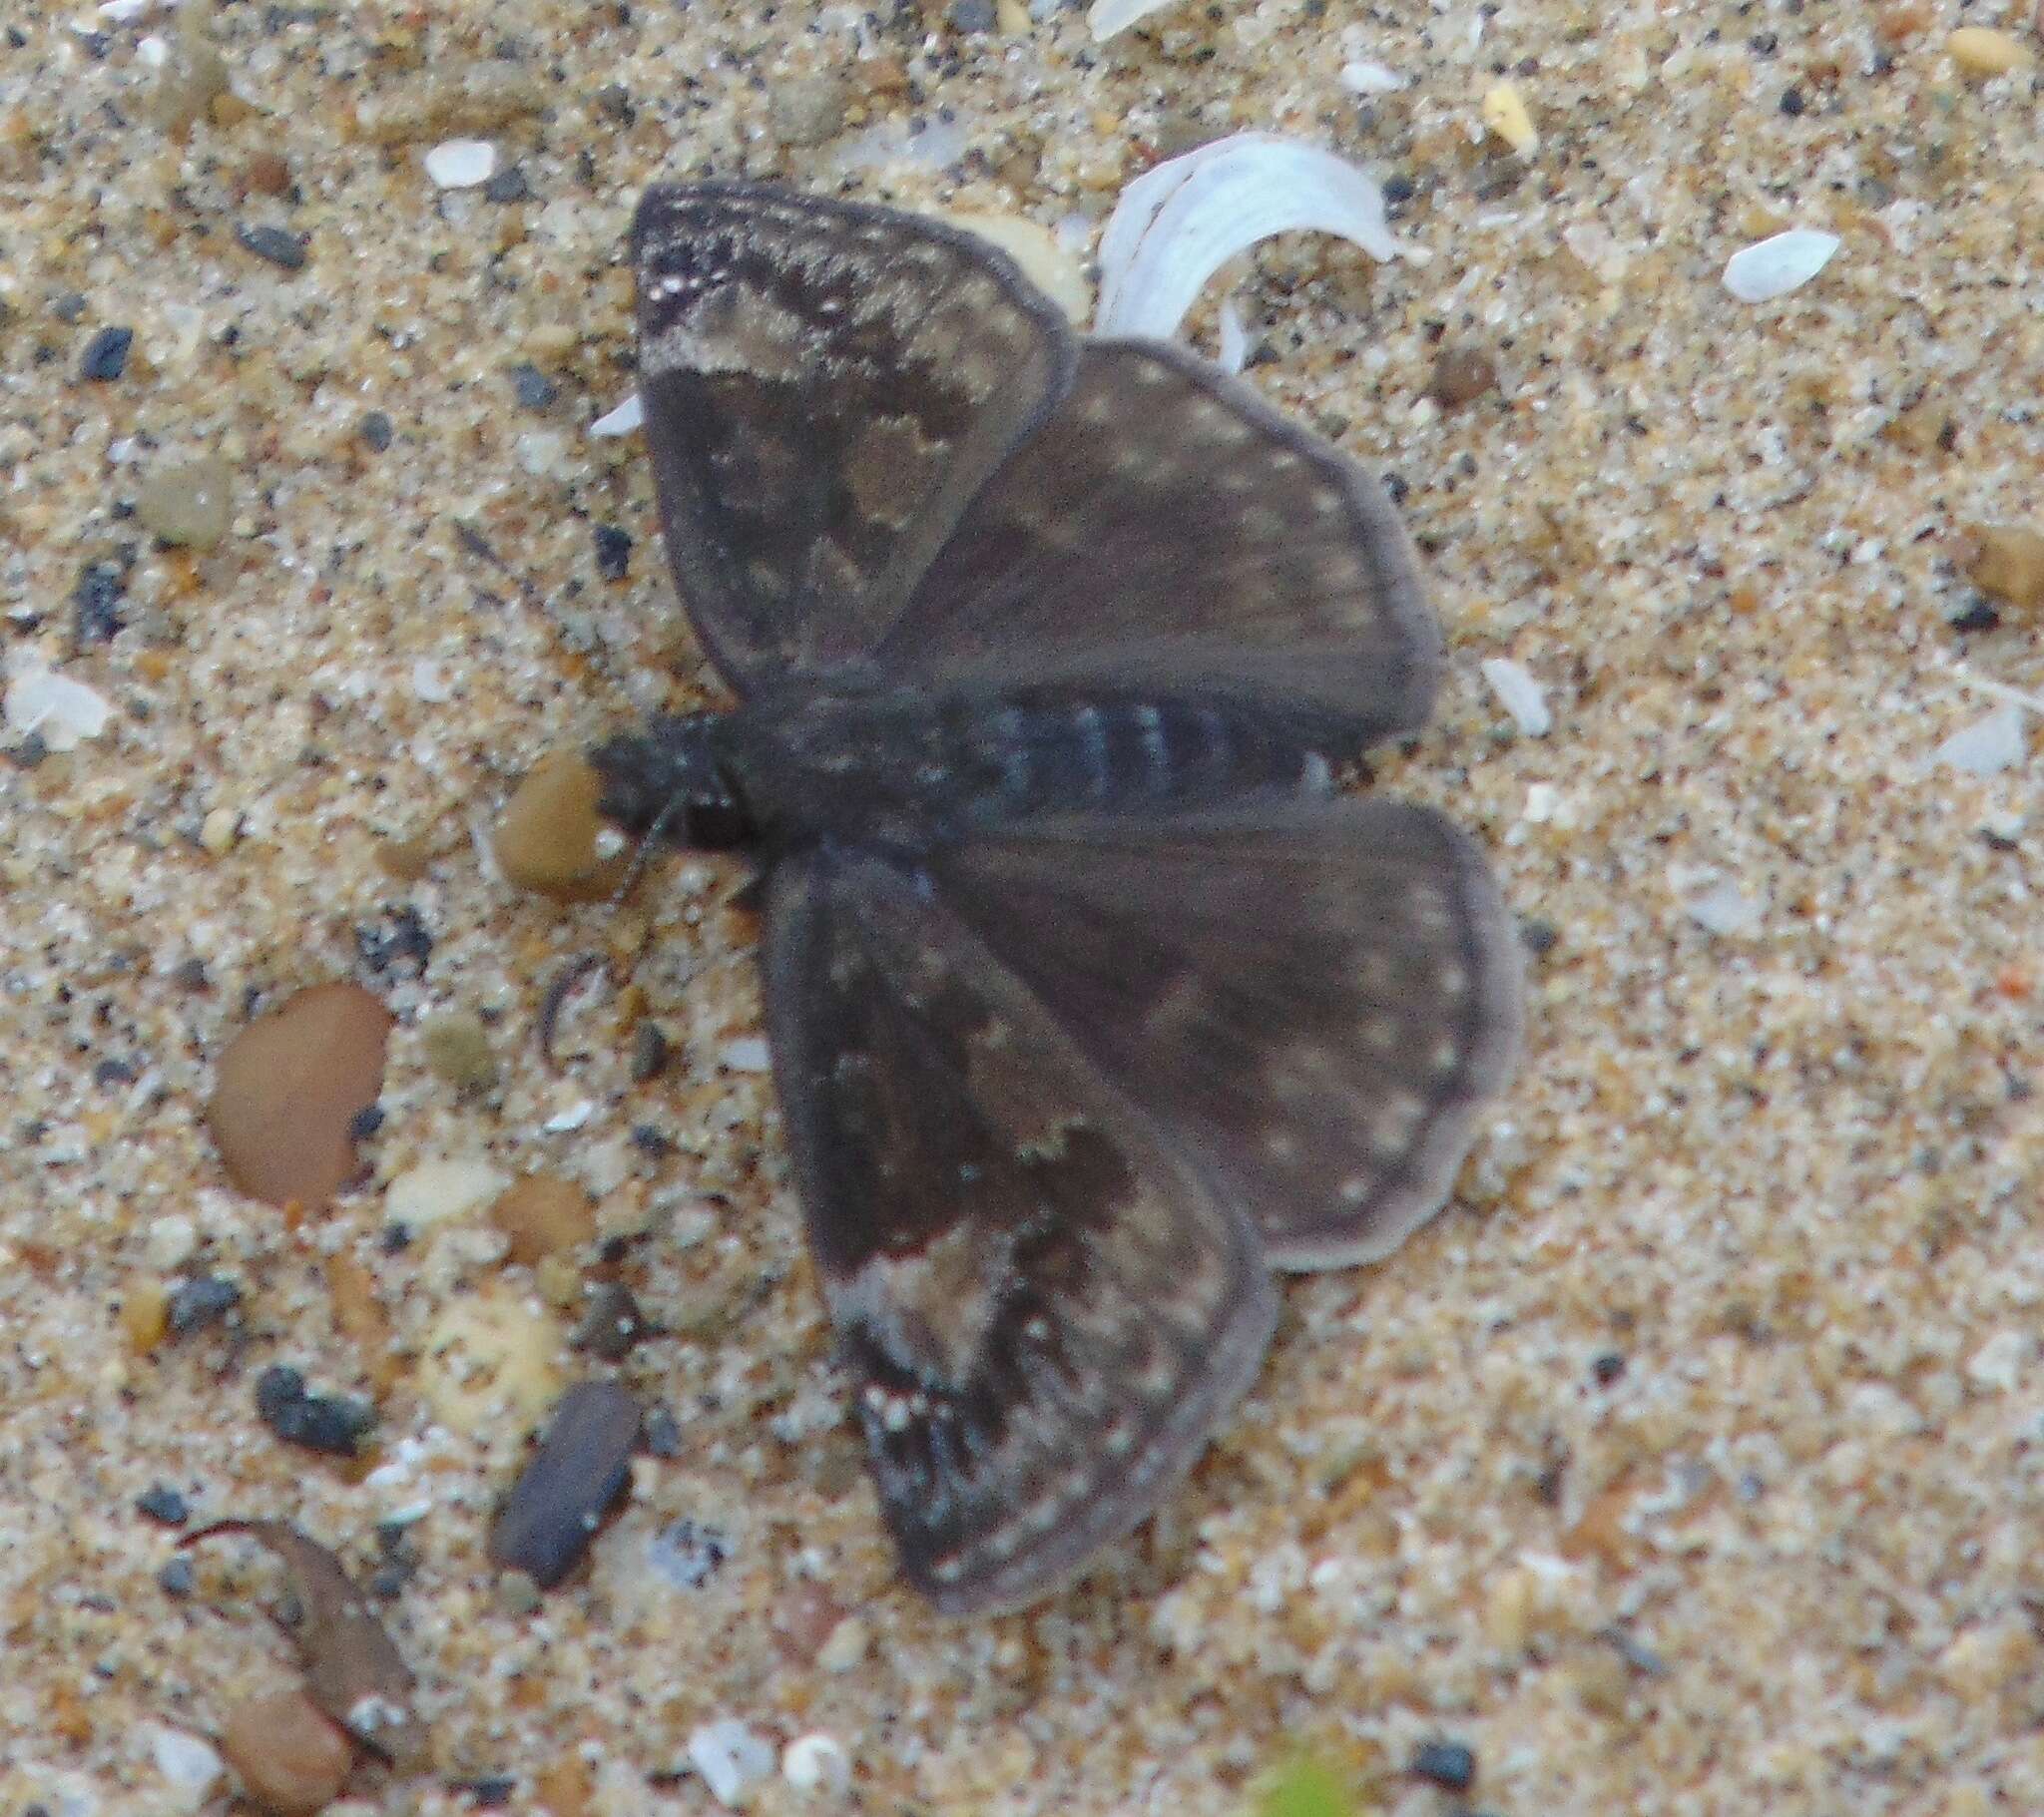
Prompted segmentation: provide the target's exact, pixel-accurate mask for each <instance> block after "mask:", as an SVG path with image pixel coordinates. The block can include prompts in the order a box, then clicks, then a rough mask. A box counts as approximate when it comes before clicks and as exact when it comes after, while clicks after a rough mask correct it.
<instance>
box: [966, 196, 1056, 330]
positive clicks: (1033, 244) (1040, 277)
mask: <svg viewBox="0 0 2044 1817" xmlns="http://www.w3.org/2000/svg"><path fill="white" fill-rule="evenodd" d="M940 219H941V220H944V221H948V222H949V223H950V224H951V225H952V226H953V227H963V228H964V229H965V230H966V232H968V233H972V234H976V235H977V236H978V237H979V238H981V239H985V240H991V241H992V242H993V244H995V245H997V246H999V247H1000V249H1001V250H1002V251H1003V252H1005V253H1007V255H1008V256H1009V257H1010V258H1012V259H1013V260H1014V261H1015V262H1016V263H1017V264H1018V265H1020V266H1021V267H1022V275H1023V276H1024V277H1026V278H1028V279H1029V281H1030V282H1031V283H1033V284H1035V285H1036V287H1037V288H1038V289H1039V290H1041V291H1043V293H1044V294H1045V295H1046V296H1048V297H1049V298H1050V299H1051V301H1052V302H1054V303H1056V304H1057V306H1058V307H1059V308H1060V309H1062V310H1064V312H1065V313H1066V315H1068V316H1069V317H1070V318H1071V319H1072V320H1073V321H1084V320H1085V319H1086V317H1087V316H1089V315H1091V314H1092V313H1093V286H1092V285H1091V284H1089V283H1088V282H1087V281H1086V275H1085V273H1084V272H1083V271H1081V270H1080V269H1079V265H1078V261H1077V260H1075V259H1074V258H1073V257H1072V255H1071V254H1070V253H1069V252H1067V251H1066V250H1065V249H1064V247H1063V246H1061V245H1059V244H1058V241H1057V235H1056V234H1054V233H1053V232H1052V231H1051V230H1050V229H1049V228H1048V227H1044V226H1042V225H1041V224H1040V223H1038V222H1034V221H1031V220H1029V219H1028V218H1027V217H1026V216H1023V215H997V214H993V213H990V212H985V211H980V210H963V211H955V212H951V213H947V214H945V215H943V216H941V217H940Z"/></svg>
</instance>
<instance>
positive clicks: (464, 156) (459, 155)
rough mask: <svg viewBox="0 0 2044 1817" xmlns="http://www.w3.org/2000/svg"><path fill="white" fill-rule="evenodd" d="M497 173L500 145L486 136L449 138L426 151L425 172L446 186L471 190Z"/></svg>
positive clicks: (445, 187)
mask: <svg viewBox="0 0 2044 1817" xmlns="http://www.w3.org/2000/svg"><path fill="white" fill-rule="evenodd" d="M496 174H497V148H496V147H495V146H493V145H492V144H490V142H489V141H488V140H487V139H449V140H446V141H444V142H443V143H442V144H440V145H436V146H434V147H432V148H431V149H430V150H429V151H428V152H427V153H426V175H427V176H428V177H430V178H431V179H432V180H433V182H434V184H435V185H436V186H437V187H438V188H440V189H443V190H472V189H474V188H475V187H476V185H477V184H480V183H488V182H489V180H490V179H491V178H492V177H494V176H496Z"/></svg>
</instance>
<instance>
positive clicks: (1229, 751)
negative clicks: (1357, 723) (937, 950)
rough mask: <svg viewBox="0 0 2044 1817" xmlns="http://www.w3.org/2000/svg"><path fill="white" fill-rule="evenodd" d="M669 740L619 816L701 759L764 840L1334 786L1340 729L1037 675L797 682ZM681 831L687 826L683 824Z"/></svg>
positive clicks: (665, 796)
mask: <svg viewBox="0 0 2044 1817" xmlns="http://www.w3.org/2000/svg"><path fill="white" fill-rule="evenodd" d="M654 736H655V738H656V740H657V741H658V742H659V744H660V745H662V746H664V749H655V750H640V751H635V752H634V753H633V756H632V758H631V760H630V762H629V763H621V758H620V753H619V752H618V751H617V750H616V749H615V748H614V749H612V750H611V751H609V752H607V753H602V754H600V761H601V762H602V763H603V764H604V766H605V767H606V768H608V769H610V770H613V771H616V770H619V769H620V768H621V767H622V768H624V769H625V770H626V771H627V774H628V775H629V777H631V778H636V779H638V780H640V781H641V782H642V783H643V781H644V780H645V778H646V776H647V775H648V771H649V766H653V767H654V768H657V769H659V770H660V771H661V772H662V775H663V780H661V781H660V782H659V783H657V784H656V785H655V786H654V787H653V788H652V789H651V790H650V791H648V794H647V799H646V802H645V809H646V811H645V812H641V813H635V812H634V811H633V809H632V806H631V804H630V803H629V801H628V800H627V799H626V798H625V797H624V796H623V795H618V796H614V797H613V798H612V799H611V800H610V801H609V802H608V804H607V805H608V808H609V811H610V813H611V816H612V817H613V818H614V819H617V820H618V821H620V823H622V824H634V823H635V822H637V823H638V824H637V830H640V831H645V830H648V828H649V827H650V823H651V822H650V818H649V817H648V816H649V814H650V813H652V812H656V811H658V810H660V809H662V808H665V807H667V806H669V805H670V804H672V803H673V801H674V800H675V799H676V798H677V796H678V795H685V794H686V792H687V784H686V783H685V782H684V781H682V780H681V778H682V776H684V775H685V774H689V773H694V774H700V775H706V776H708V777H711V778H714V781H713V782H712V783H711V785H710V794H711V795H712V796H713V797H721V798H723V799H724V800H725V801H726V802H727V803H728V806H729V808H730V809H731V811H733V812H735V813H736V814H737V815H738V817H739V822H740V824H741V826H742V827H743V829H744V832H743V839H742V840H738V839H727V840H717V839H714V838H711V839H706V838H705V837H703V836H701V835H700V834H699V835H698V836H697V837H695V838H684V839H683V840H681V841H680V842H682V843H693V844H704V843H739V842H743V843H745V844H748V845H750V846H752V847H753V848H754V849H755V850H756V851H758V852H759V853H760V854H761V855H763V856H764V855H767V854H773V855H778V854H780V853H783V852H786V851H789V850H794V849H799V848H803V847H807V846H810V845H813V844H814V843H816V842H817V841H818V840H821V839H825V838H832V837H834V838H838V839H844V840H850V841H854V842H859V843H865V844H871V845H875V846H879V847H884V848H886V849H889V850H893V851H917V850H922V849H926V848H927V847H929V846H931V845H935V844H941V843H944V842H947V841H951V840H956V839H961V838H969V837H971V836H972V835H973V834H975V833H978V832H984V831H986V830H989V829H991V828H994V827H998V826H1002V825H1006V824H1008V823H1011V822H1013V821H1017V820H1022V819H1027V818H1029V817H1031V816H1033V815H1039V814H1053V813H1058V812H1061V811H1072V810H1084V809H1093V810H1097V811H1100V812H1103V813H1115V812H1134V811H1143V810H1146V809H1154V808H1156V807H1159V806H1162V805H1168V804H1182V803H1187V802H1192V801H1199V800H1213V799H1220V798H1225V797H1228V796H1232V795H1240V794H1245V793H1249V792H1253V791H1255V790H1257V789H1260V788H1266V787H1273V788H1301V789H1318V788H1324V787H1325V786H1326V784H1327V781H1328V778H1329V775H1330V773H1331V772H1330V759H1331V757H1333V756H1337V755H1338V754H1340V746H1339V744H1338V743H1337V742H1336V741H1335V740H1333V739H1315V738H1313V737H1311V736H1309V735H1307V732H1306V730H1305V729H1304V728H1302V727H1292V726H1285V725H1280V724H1274V723H1273V722H1272V721H1271V720H1270V719H1269V718H1268V716H1266V715H1258V714H1252V713H1246V712H1244V711H1242V710H1241V709H1240V708H1239V707H1236V706H1234V705H1233V704H1232V703H1231V702H1229V701H1227V700H1225V699H1224V700H1220V701H1216V702H1212V703H1210V702H1207V701H1202V700H1182V699H1173V698H1170V697H1166V698H1163V699H1156V700H1153V699H1146V698H1127V697H1117V696H1114V695H1111V694H1110V695H1105V696H1102V697H1097V698H1096V697H1091V696H1087V695H1084V694H1077V695H1075V694H1071V693H1050V694H1046V693H1042V692H1032V691H1030V690H1028V689H1017V690H1013V691H1010V692H1005V693H1004V692H991V693H985V692H976V693H969V694H961V695H955V696H952V697H949V698H945V697H941V696H933V695H931V694H930V693H928V692H926V691H925V690H923V689H921V688H917V687H902V686H898V685H896V686H886V685H875V686H868V687H844V686H841V685H840V686H834V687H831V686H823V687H815V686H808V685H796V686H794V687H791V688H788V689H784V690H780V691H776V692H772V693H768V694H767V695H766V696H765V697H762V698H759V699H754V700H748V701H747V702H745V703H744V704H742V705H741V706H739V707H738V708H737V709H736V710H735V711H733V712H729V713H719V714H702V715H693V716H690V717H688V718H678V719H670V720H667V721H664V722H663V724H662V727H661V729H658V730H657V731H656V732H655V734H654ZM675 830H677V831H685V829H684V828H677V829H675Z"/></svg>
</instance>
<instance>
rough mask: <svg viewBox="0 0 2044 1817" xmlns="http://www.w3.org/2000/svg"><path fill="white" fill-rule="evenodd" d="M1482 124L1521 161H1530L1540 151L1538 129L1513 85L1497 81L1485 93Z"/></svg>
mask: <svg viewBox="0 0 2044 1817" xmlns="http://www.w3.org/2000/svg"><path fill="white" fill-rule="evenodd" d="M1483 124H1484V126H1485V127H1487V128H1488V129H1489V130H1490V132H1491V133H1493V134H1494V135H1495V136H1496V137H1497V138H1499V139H1501V140H1502V141H1503V142H1504V143H1505V144H1506V145H1508V146H1510V147H1511V148H1512V150H1513V151H1515V152H1517V153H1518V154H1519V156H1520V157H1521V158H1530V157H1532V155H1533V154H1534V153H1535V152H1537V151H1539V149H1540V132H1539V129H1538V128H1537V127H1535V126H1534V124H1533V116H1532V115H1531V114H1530V113H1528V112H1527V110H1526V97H1525V96H1524V95H1522V94H1520V93H1519V89H1518V85H1517V84H1516V83H1511V82H1500V83H1498V84H1496V85H1495V86H1494V87H1492V88H1490V89H1488V90H1487V91H1485V93H1484V97H1483Z"/></svg>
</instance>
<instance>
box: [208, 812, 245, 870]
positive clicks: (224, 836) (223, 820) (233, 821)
mask: <svg viewBox="0 0 2044 1817" xmlns="http://www.w3.org/2000/svg"><path fill="white" fill-rule="evenodd" d="M241 836H242V816H241V814H240V813H239V812H238V811H237V810H236V809H234V808H232V807H217V808H215V809H214V810H213V812H212V813H210V814H208V815H207V816H206V818H205V819H204V820H202V821H201V822H200V823H199V843H200V844H201V845H203V846H205V847H206V849H207V850H208V851H210V852H211V853H212V854H213V855H214V856H215V857H216V858H225V857H226V856H227V855H228V853H230V852H231V851H233V850H234V849H235V841H236V840H237V839H239V838H240V837H241Z"/></svg>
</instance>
